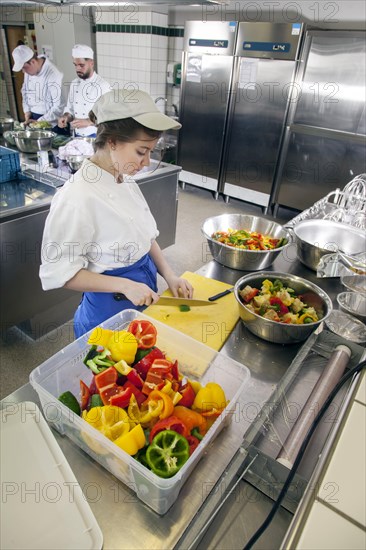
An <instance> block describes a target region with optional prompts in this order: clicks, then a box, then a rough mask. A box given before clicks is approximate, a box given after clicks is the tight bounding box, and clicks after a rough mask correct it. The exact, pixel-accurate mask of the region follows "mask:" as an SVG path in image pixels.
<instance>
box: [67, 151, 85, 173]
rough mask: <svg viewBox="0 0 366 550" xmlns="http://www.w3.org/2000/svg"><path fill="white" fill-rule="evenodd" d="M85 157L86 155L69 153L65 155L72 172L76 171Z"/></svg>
mask: <svg viewBox="0 0 366 550" xmlns="http://www.w3.org/2000/svg"><path fill="white" fill-rule="evenodd" d="M86 158H88V157H84V155H70V156H68V157H66V162H67V164H68V165H69V168H70V169H71V170H72V171H73V172H77V171H78V170H79V168H81V165H82V164H83V162H84V160H85V159H86Z"/></svg>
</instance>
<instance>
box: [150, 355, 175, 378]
mask: <svg viewBox="0 0 366 550" xmlns="http://www.w3.org/2000/svg"><path fill="white" fill-rule="evenodd" d="M172 366H173V363H172V362H171V361H168V360H167V359H154V362H153V364H152V365H151V367H150V368H149V373H150V372H153V373H154V374H158V375H159V376H160V377H161V378H165V376H166V375H167V374H170V373H171V370H172Z"/></svg>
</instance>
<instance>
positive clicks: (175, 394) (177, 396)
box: [161, 380, 182, 405]
mask: <svg viewBox="0 0 366 550" xmlns="http://www.w3.org/2000/svg"><path fill="white" fill-rule="evenodd" d="M161 391H162V392H163V393H166V394H167V395H169V397H170V399H171V400H172V401H173V405H178V403H179V401H180V400H181V399H182V394H181V393H179V391H174V390H173V388H172V383H171V382H170V380H165V386H164V387H163V388H161Z"/></svg>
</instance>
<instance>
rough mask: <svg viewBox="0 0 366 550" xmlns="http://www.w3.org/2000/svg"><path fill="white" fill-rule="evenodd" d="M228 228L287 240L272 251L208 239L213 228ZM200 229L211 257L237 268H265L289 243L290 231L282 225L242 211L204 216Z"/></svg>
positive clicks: (247, 269) (219, 229)
mask: <svg viewBox="0 0 366 550" xmlns="http://www.w3.org/2000/svg"><path fill="white" fill-rule="evenodd" d="M229 228H231V229H245V230H247V231H258V232H259V233H262V234H263V235H271V236H272V237H275V238H280V239H281V238H283V237H284V238H286V239H287V244H285V245H284V246H281V247H280V248H275V249H274V250H242V249H239V248H234V247H232V246H227V245H225V244H222V243H219V242H217V241H215V240H214V239H213V238H212V236H211V235H212V234H213V233H215V232H216V231H227V230H228V229H229ZM201 231H202V233H203V235H204V236H205V237H206V239H207V242H208V246H209V248H210V252H211V254H212V256H213V258H214V259H215V260H216V261H217V262H219V263H220V264H223V265H225V266H227V267H231V268H232V269H239V270H241V271H257V270H259V269H266V268H267V267H269V266H270V265H272V264H273V262H274V261H275V259H276V258H277V256H278V255H279V254H281V252H282V251H283V250H284V249H285V248H286V247H287V246H288V244H289V242H290V234H289V232H288V231H287V230H286V229H284V228H283V227H282V225H280V224H278V223H275V222H273V221H271V220H267V219H266V218H260V217H258V216H249V215H246V214H222V215H220V216H214V217H212V218H207V219H206V220H205V221H204V222H203V225H202V227H201Z"/></svg>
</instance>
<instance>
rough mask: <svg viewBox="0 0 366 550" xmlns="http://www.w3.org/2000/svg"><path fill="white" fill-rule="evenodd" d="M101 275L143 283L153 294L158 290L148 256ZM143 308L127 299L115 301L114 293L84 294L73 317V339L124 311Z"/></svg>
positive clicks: (154, 271)
mask: <svg viewBox="0 0 366 550" xmlns="http://www.w3.org/2000/svg"><path fill="white" fill-rule="evenodd" d="M103 275H111V276H112V277H124V278H126V279H131V281H136V282H137V283H145V284H146V285H147V286H148V287H150V288H151V289H152V290H154V292H156V291H157V289H158V286H157V268H156V265H155V263H154V262H153V260H152V258H151V257H150V255H149V254H145V256H143V257H142V258H141V259H140V260H139V261H138V262H136V263H134V264H133V265H131V266H129V267H120V268H117V269H111V270H110V271H104V272H103ZM145 307H146V306H135V305H134V304H133V303H132V302H131V301H130V300H127V299H122V300H115V298H114V293H112V292H84V293H83V297H82V300H81V302H80V304H79V307H78V309H77V310H76V313H75V316H74V333H75V337H76V338H79V337H80V336H82V335H83V334H85V333H86V332H88V331H89V330H91V329H92V328H94V327H96V326H98V325H100V323H102V322H103V321H105V320H106V319H109V317H112V316H113V315H115V314H116V313H119V312H120V311H122V310H124V309H131V308H132V309H137V310H139V311H143V310H144V309H145Z"/></svg>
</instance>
